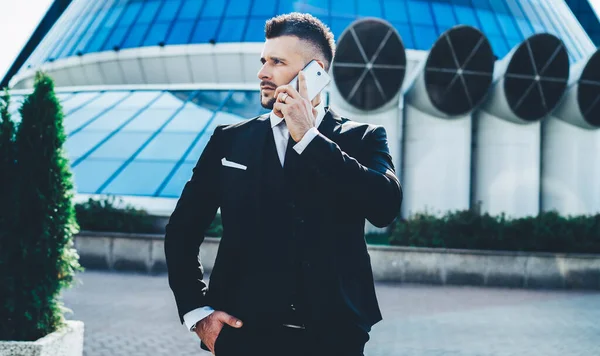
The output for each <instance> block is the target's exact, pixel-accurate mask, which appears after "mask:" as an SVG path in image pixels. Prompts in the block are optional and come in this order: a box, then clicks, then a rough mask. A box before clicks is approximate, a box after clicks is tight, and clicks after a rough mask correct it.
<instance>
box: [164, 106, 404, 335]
mask: <svg viewBox="0 0 600 356" xmlns="http://www.w3.org/2000/svg"><path fill="white" fill-rule="evenodd" d="M326 110H327V112H326V115H325V117H324V118H323V121H322V123H321V124H320V126H319V128H318V129H319V132H320V134H319V135H318V136H317V137H315V138H314V140H313V141H312V142H311V143H310V144H309V145H308V146H307V147H306V149H305V150H304V151H303V153H302V154H301V155H300V156H299V157H300V158H299V159H298V161H299V162H298V164H299V167H300V169H299V171H301V172H302V174H303V175H305V176H304V177H303V179H304V180H305V181H306V182H312V184H313V189H312V191H313V194H312V195H310V196H309V197H307V199H311V200H310V204H312V205H311V206H314V209H315V211H316V212H317V213H316V214H314V215H311V216H318V218H314V219H313V220H314V221H308V222H307V223H308V224H309V226H310V230H309V231H311V232H314V233H311V238H310V239H308V240H307V241H304V242H303V243H304V244H306V245H307V246H306V248H304V249H303V251H304V256H303V259H304V260H305V263H303V264H302V265H303V269H304V273H305V277H306V283H307V286H306V287H307V290H308V291H309V292H308V294H309V304H310V309H311V310H312V313H311V314H310V316H307V317H309V318H310V321H311V322H313V323H314V324H315V325H329V326H330V325H331V324H330V322H331V321H333V320H339V317H340V313H342V314H344V315H345V316H347V317H349V318H350V319H351V320H353V321H354V322H355V323H356V324H358V325H360V326H361V327H362V328H364V329H366V330H370V327H371V326H372V325H373V324H375V323H376V322H378V321H379V320H381V313H380V311H379V306H378V303H377V299H376V296H375V290H374V285H373V275H372V270H371V264H370V258H369V254H368V252H367V247H366V243H365V240H364V225H365V218H366V219H368V220H369V221H370V222H371V223H372V224H373V225H375V226H378V227H385V226H387V225H389V224H390V223H392V221H393V220H394V219H395V218H396V216H397V215H398V213H399V210H400V203H401V201H402V191H401V187H400V183H399V181H398V179H397V177H396V174H395V171H394V167H393V164H392V159H391V157H390V154H389V150H388V144H387V138H386V132H385V129H384V128H383V127H381V126H376V125H369V124H363V123H357V122H353V121H350V120H348V119H345V118H341V117H340V116H338V115H337V114H335V113H334V112H333V111H332V110H330V109H326ZM266 135H272V129H271V125H270V120H269V116H268V115H263V116H259V117H257V118H253V119H250V120H247V121H243V122H241V123H238V124H234V125H228V126H219V127H217V128H216V130H215V132H214V134H213V135H212V137H211V139H210V141H209V142H208V144H207V146H206V148H205V149H204V152H203V153H202V155H201V157H200V159H199V160H198V163H197V165H196V167H195V168H194V171H193V175H192V178H191V180H190V181H188V182H187V184H186V185H185V187H184V190H183V193H182V195H181V198H180V199H179V201H178V203H177V206H176V208H175V210H174V212H173V214H172V215H171V218H170V220H169V223H168V224H167V227H166V236H165V254H166V260H167V266H168V273H169V284H170V287H171V289H172V290H173V293H174V295H175V299H176V302H177V307H178V311H179V316H180V318H181V320H182V322H183V315H184V314H186V313H187V312H189V311H191V310H193V309H195V308H198V307H202V306H206V305H209V306H211V307H213V308H215V309H217V310H223V311H225V312H229V313H230V314H233V315H234V316H236V317H239V318H240V319H242V320H243V321H244V322H245V323H249V322H254V321H259V320H263V321H264V320H266V319H265V318H264V317H263V316H264V315H261V314H263V313H264V312H267V311H268V309H269V296H270V295H271V293H270V288H277V285H270V286H268V285H265V283H262V284H261V283H259V282H257V287H256V288H252V289H247V288H246V289H244V290H239V289H236V288H237V287H236V285H235V283H234V282H233V281H237V280H239V276H240V275H241V274H244V273H246V274H247V273H249V272H248V271H252V272H253V273H254V274H255V276H256V280H257V281H260V279H261V271H260V266H259V263H255V264H253V263H252V261H261V260H263V261H264V259H268V258H269V256H272V254H273V253H278V251H269V250H262V251H256V250H252V249H250V248H249V246H251V244H252V240H253V235H254V236H256V234H257V233H260V232H259V229H258V226H257V223H256V222H257V221H258V219H257V218H258V216H257V214H258V212H259V211H260V209H259V208H258V207H259V206H260V203H261V197H260V194H259V191H260V189H259V177H260V172H261V166H262V164H263V160H264V157H263V155H262V152H263V150H262V148H263V147H264V143H265V139H266V137H267V136H266ZM222 158H226V159H227V160H229V161H233V162H237V163H240V164H243V165H245V166H247V169H246V170H240V169H234V168H231V167H224V166H222V164H221V159H222ZM219 207H220V208H221V217H222V222H223V236H222V239H221V242H220V246H219V251H218V254H217V258H216V261H215V265H214V268H213V272H212V275H211V280H210V288H208V287H207V284H206V283H205V282H204V281H203V269H202V265H201V263H200V261H199V260H198V250H199V247H200V245H201V244H202V241H203V240H204V232H205V230H206V229H207V228H208V227H209V225H210V223H211V221H212V220H213V218H214V216H215V213H216V211H217V209H218V208H219ZM311 209H312V208H311ZM249 251H252V253H253V254H260V255H258V256H257V255H254V256H248V254H249V253H250V252H249ZM253 269H258V270H253ZM234 293H236V294H240V293H241V294H242V296H243V297H244V300H247V301H248V303H247V304H246V305H242V306H239V305H237V307H236V308H237V309H236V310H232V305H231V303H230V301H231V295H232V294H234ZM236 314H237V315H236ZM240 314H241V315H240Z"/></svg>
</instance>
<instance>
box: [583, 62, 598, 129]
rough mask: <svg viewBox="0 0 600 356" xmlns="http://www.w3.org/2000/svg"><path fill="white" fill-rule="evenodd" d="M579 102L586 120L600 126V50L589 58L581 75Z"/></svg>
mask: <svg viewBox="0 0 600 356" xmlns="http://www.w3.org/2000/svg"><path fill="white" fill-rule="evenodd" d="M577 102H578V103H579V109H580V110H581V113H582V114H583V118H584V119H585V121H587V122H588V123H589V124H590V125H592V126H595V127H600V50H597V51H596V53H594V55H592V57H591V58H590V59H589V60H588V62H587V64H586V65H585V68H584V69H583V72H582V73H581V77H579V88H578V91H577Z"/></svg>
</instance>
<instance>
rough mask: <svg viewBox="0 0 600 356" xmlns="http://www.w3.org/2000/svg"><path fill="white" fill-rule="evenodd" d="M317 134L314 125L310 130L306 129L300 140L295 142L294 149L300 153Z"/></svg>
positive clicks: (317, 131)
mask: <svg viewBox="0 0 600 356" xmlns="http://www.w3.org/2000/svg"><path fill="white" fill-rule="evenodd" d="M318 135H319V130H317V128H316V127H313V128H311V129H310V130H308V131H306V133H305V134H304V137H302V140H300V141H299V142H298V143H297V144H295V145H294V150H296V152H298V154H299V155H301V154H302V152H304V150H305V149H306V147H307V146H308V144H309V143H311V142H312V140H313V139H314V138H315V137H317V136H318Z"/></svg>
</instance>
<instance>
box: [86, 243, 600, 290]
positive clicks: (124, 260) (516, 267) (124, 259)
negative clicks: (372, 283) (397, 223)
mask: <svg viewBox="0 0 600 356" xmlns="http://www.w3.org/2000/svg"><path fill="white" fill-rule="evenodd" d="M218 246H219V239H216V238H206V239H205V241H204V243H203V244H202V248H201V249H200V258H201V260H202V263H203V266H204V268H205V270H207V271H210V270H211V269H212V266H213V263H214V260H215V256H216V254H217V249H218ZM75 247H76V248H77V250H78V251H79V255H80V257H81V263H82V265H83V266H84V267H86V268H90V269H111V270H135V271H143V272H148V273H162V272H165V271H166V263H165V255H164V241H163V235H140V234H135V235H133V234H118V233H97V232H83V233H81V234H79V235H77V236H76V237H75ZM369 254H370V256H371V265H372V267H373V276H374V277H375V280H376V281H380V282H396V283H398V282H399V283H425V284H443V285H446V284H448V285H474V286H490V287H513V288H552V289H557V288H566V289H596V290H600V255H584V254H553V253H524V252H503V251H480V250H453V249H437V248H416V247H399V246H369Z"/></svg>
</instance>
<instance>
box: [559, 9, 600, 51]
mask: <svg viewBox="0 0 600 356" xmlns="http://www.w3.org/2000/svg"><path fill="white" fill-rule="evenodd" d="M565 1H566V2H567V4H568V5H569V7H570V8H571V10H572V11H573V13H574V14H575V16H576V17H577V20H579V23H580V24H581V26H583V28H584V29H585V31H586V32H587V34H588V35H589V36H590V38H591V39H592V41H594V44H595V45H596V46H599V47H600V18H599V16H600V15H599V14H597V13H596V12H595V11H594V8H593V7H592V5H591V4H590V1H597V0H565Z"/></svg>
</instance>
